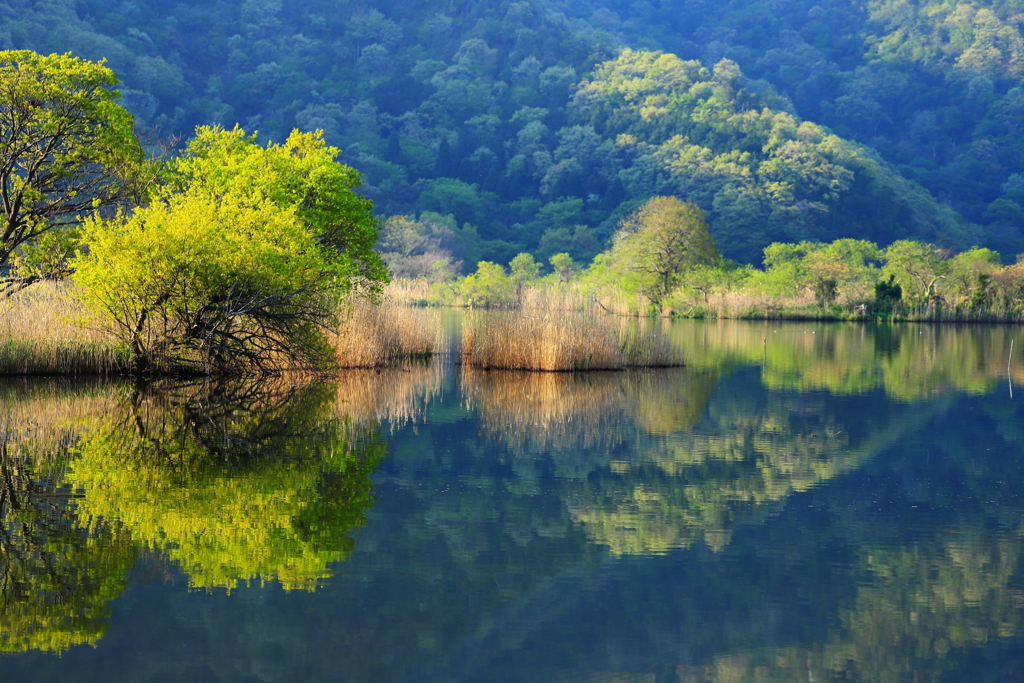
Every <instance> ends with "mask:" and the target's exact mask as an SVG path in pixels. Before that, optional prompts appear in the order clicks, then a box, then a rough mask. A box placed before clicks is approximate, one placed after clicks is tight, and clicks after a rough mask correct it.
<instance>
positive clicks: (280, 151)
mask: <svg viewBox="0 0 1024 683" xmlns="http://www.w3.org/2000/svg"><path fill="white" fill-rule="evenodd" d="M337 155H338V150H337V148H335V147H330V146H328V145H327V144H325V143H324V140H323V134H322V132H321V131H317V132H313V133H300V132H299V131H293V132H292V134H291V135H289V136H288V139H287V140H285V142H284V143H283V144H274V143H270V144H268V145H267V146H265V147H262V146H260V145H259V144H257V142H256V139H255V136H250V135H247V134H246V133H245V131H244V130H242V129H241V128H237V127H236V128H234V129H233V130H230V131H229V130H224V129H222V128H209V127H201V128H199V129H197V130H196V136H195V138H193V139H192V140H191V141H190V142H189V144H188V145H187V147H186V149H185V152H184V153H183V154H182V156H181V158H179V159H176V160H175V161H174V162H173V163H172V164H171V168H170V172H169V177H168V181H169V186H170V188H172V189H173V190H175V191H178V192H189V193H192V194H197V195H202V196H207V197H212V198H216V199H218V200H222V201H230V202H232V203H237V204H239V205H242V206H258V205H259V204H260V203H262V202H264V201H269V202H271V203H273V204H274V205H276V206H280V207H285V208H294V209H295V212H296V216H297V217H298V218H299V220H300V221H301V222H302V224H303V225H304V226H305V228H306V229H307V230H308V231H309V232H310V234H311V235H312V236H313V237H314V238H315V239H316V240H317V242H319V243H320V244H321V245H322V246H323V247H324V248H325V249H326V251H325V255H326V256H327V257H328V258H330V259H331V260H332V261H334V263H335V264H336V265H337V266H338V267H339V268H340V269H341V272H342V273H343V274H344V275H346V276H347V277H349V278H356V279H358V282H354V283H353V284H360V285H364V286H366V287H368V288H369V289H370V290H371V291H372V292H376V291H377V290H378V289H379V286H380V283H381V282H385V281H386V280H387V268H386V267H385V266H384V263H383V261H381V258H380V256H379V255H378V254H377V253H376V252H374V251H373V246H374V244H376V242H377V228H378V225H377V221H376V220H375V219H374V217H373V205H372V203H371V202H370V201H369V200H368V199H366V198H365V197H362V196H360V195H358V194H356V193H355V192H354V191H353V189H354V188H355V187H357V186H358V185H359V184H360V183H361V182H362V178H361V177H360V175H359V173H358V172H357V171H355V170H354V169H352V168H350V167H348V166H345V165H343V164H339V163H337V162H336V161H335V157H337Z"/></svg>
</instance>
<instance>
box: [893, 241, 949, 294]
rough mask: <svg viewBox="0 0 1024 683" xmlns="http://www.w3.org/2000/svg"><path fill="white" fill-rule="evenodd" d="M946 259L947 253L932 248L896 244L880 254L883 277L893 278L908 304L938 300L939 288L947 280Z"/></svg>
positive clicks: (946, 251) (910, 242) (941, 249)
mask: <svg viewBox="0 0 1024 683" xmlns="http://www.w3.org/2000/svg"><path fill="white" fill-rule="evenodd" d="M949 255H950V252H949V250H948V249H943V248H941V247H937V246H935V245H934V244H925V243H923V242H917V241H914V240H898V241H896V242H893V243H892V244H890V245H889V246H888V247H886V248H885V249H884V250H883V251H882V258H883V259H884V261H885V266H884V267H883V268H882V274H883V275H894V276H895V277H896V282H898V283H899V284H900V286H901V287H902V288H903V297H904V299H905V300H906V301H907V302H908V303H910V304H911V305H913V304H919V303H925V302H928V301H932V300H934V299H935V298H936V297H937V296H938V292H939V286H940V284H941V283H942V281H943V280H945V279H946V278H947V277H948V276H949Z"/></svg>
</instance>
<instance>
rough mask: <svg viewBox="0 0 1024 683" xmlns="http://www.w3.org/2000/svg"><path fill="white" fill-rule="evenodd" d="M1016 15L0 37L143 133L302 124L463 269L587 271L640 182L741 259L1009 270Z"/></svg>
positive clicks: (544, 21)
mask: <svg viewBox="0 0 1024 683" xmlns="http://www.w3.org/2000/svg"><path fill="white" fill-rule="evenodd" d="M1020 16H1021V15H1020V14H1019V13H1018V7H1017V5H1016V3H1014V2H1009V1H1008V0H997V1H992V0H977V1H976V2H956V3H953V2H923V1H911V0H868V1H867V2H864V3H849V2H842V1H840V0H821V1H814V0H792V1H791V2H787V3H784V4H779V3H774V4H767V3H762V2H753V1H751V0H747V1H735V2H726V3H720V2H710V0H685V1H684V0H666V1H665V2H660V3H626V2H623V1H620V0H590V1H587V2H573V3H567V2H540V1H539V0H517V1H505V2H500V3H481V2H469V1H467V0H450V1H447V2H444V3H441V2H407V1H403V0H397V1H393V2H392V1H387V0H384V1H376V2H374V3H372V6H371V5H370V4H369V3H364V2H355V1H351V2H350V1H337V0H330V1H328V0H296V1H295V2H290V3H282V2H280V1H279V0H244V1H243V0H221V1H220V2H198V1H197V0H185V1H183V2H178V3H175V4H173V5H168V4H167V3H161V2H157V1H156V0H136V1H135V2H123V3H118V4H111V3H106V2H99V0H74V1H73V0H51V1H49V2H47V3H42V4H41V3H37V2H29V1H28V0H9V1H8V2H7V3H5V4H2V5H0V48H30V49H34V50H36V51H40V52H59V53H64V52H67V51H69V50H70V51H73V52H74V53H75V54H76V55H79V56H81V57H84V58H88V59H100V58H105V59H107V60H109V65H110V66H111V67H112V68H113V69H114V70H115V72H116V73H117V74H118V75H119V77H120V78H121V80H122V83H123V88H122V93H123V101H124V103H125V104H126V106H127V107H128V109H130V110H131V111H132V113H133V114H135V116H136V117H137V118H138V121H139V122H140V124H141V125H142V126H143V127H144V128H146V129H151V130H153V131H155V132H156V133H157V134H158V135H161V136H165V137H167V136H174V135H179V136H182V137H188V136H190V135H191V134H192V131H193V130H194V127H195V125H197V124H216V123H220V124H223V125H225V126H226V127H228V128H230V127H232V126H233V125H234V124H235V123H239V124H241V125H242V126H244V127H245V128H246V129H248V130H259V131H260V134H261V136H262V137H263V138H265V139H270V140H274V141H278V142H280V141H283V140H284V139H285V138H286V137H287V135H288V134H289V133H290V131H291V130H292V128H295V127H297V128H299V129H301V130H307V131H308V130H313V129H318V128H319V129H323V130H324V131H325V139H326V141H327V142H328V144H334V145H337V146H339V147H341V148H342V150H343V157H342V160H343V161H344V162H345V163H348V164H350V165H352V166H354V167H356V168H358V169H360V170H361V171H363V173H364V174H365V177H366V181H367V186H366V190H367V193H368V195H369V196H370V197H371V198H372V199H373V200H374V201H375V203H376V205H377V207H378V210H379V211H380V212H381V213H382V214H384V215H410V214H416V215H417V217H418V218H421V219H422V216H421V215H420V214H421V213H422V212H432V213H433V214H438V215H440V216H450V217H451V221H452V222H453V224H454V227H453V228H452V252H453V255H454V259H453V261H454V260H462V261H463V263H464V265H465V267H466V268H467V269H468V270H472V269H473V266H474V265H475V263H476V262H477V261H478V260H488V261H493V262H498V263H502V264H507V263H509V262H510V260H511V259H512V258H513V257H514V256H515V255H516V254H517V253H520V252H529V253H531V254H533V255H534V257H535V258H537V259H539V260H541V261H546V260H547V259H548V258H550V256H552V255H554V254H557V253H563V252H564V253H568V254H570V256H571V257H572V258H573V259H574V260H575V261H577V262H586V261H588V260H589V259H591V258H592V257H593V256H594V255H595V254H597V253H599V252H600V251H601V250H602V248H604V247H605V246H607V240H608V238H609V237H610V236H611V235H612V233H613V232H614V231H615V229H616V226H617V225H618V222H619V220H620V219H621V217H622V216H624V215H626V214H628V213H629V212H630V211H633V210H634V209H636V208H637V206H639V205H640V204H641V203H642V202H643V201H645V200H646V199H648V198H649V197H651V196H654V195H674V196H677V197H680V198H681V199H686V200H690V201H694V202H696V203H697V204H698V205H699V206H700V207H701V208H702V209H703V210H704V211H705V213H706V215H707V218H708V223H709V226H710V230H711V234H712V235H713V236H714V237H715V239H716V241H717V242H718V244H719V245H720V247H721V249H722V252H723V253H724V255H725V256H727V257H729V258H732V259H734V260H737V261H740V262H744V263H755V262H757V261H758V260H759V259H760V254H761V252H762V250H763V249H764V247H766V246H767V245H769V244H771V243H773V242H779V241H783V242H801V241H804V240H813V241H821V242H830V241H833V240H835V239H839V238H857V239H868V240H872V241H874V242H878V243H889V242H891V241H893V240H897V239H916V240H921V241H924V242H928V243H933V244H936V245H939V246H941V247H943V248H953V249H957V250H963V249H967V248H969V247H971V246H972V245H982V246H984V247H987V248H991V249H994V250H996V251H999V252H1000V253H1001V254H1002V255H1003V258H1004V259H1006V260H1010V259H1012V257H1013V256H1014V255H1015V254H1016V253H1018V252H1020V251H1024V238H1022V233H1021V228H1022V226H1024V209H1022V208H1021V207H1022V204H1024V175H1022V173H1024V148H1022V147H1021V142H1020V141H1019V139H1018V138H1019V136H1018V135H1017V131H1018V130H1019V129H1020V124H1021V123H1022V119H1024V90H1021V88H1020V87H1019V86H1020V79H1021V75H1022V73H1024V39H1022V38H1021V32H1020V25H1019V22H1020V21H1021V20H1020ZM627 47H628V48H631V49H632V50H634V51H625V52H623V48H627ZM657 50H663V51H665V52H664V53H659V52H657ZM676 55H678V56H676ZM812 122H813V123H812ZM918 183H919V184H918Z"/></svg>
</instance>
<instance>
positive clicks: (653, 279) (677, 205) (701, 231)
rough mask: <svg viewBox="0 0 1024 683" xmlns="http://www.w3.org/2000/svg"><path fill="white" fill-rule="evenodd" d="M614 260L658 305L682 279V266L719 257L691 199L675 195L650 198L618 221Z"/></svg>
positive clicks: (687, 267)
mask: <svg viewBox="0 0 1024 683" xmlns="http://www.w3.org/2000/svg"><path fill="white" fill-rule="evenodd" d="M611 256H612V262H613V263H614V267H615V268H616V269H617V270H621V271H623V272H624V275H625V276H626V278H625V279H626V280H629V281H630V282H627V283H626V284H627V286H632V287H635V288H636V289H637V290H638V291H639V292H640V293H641V294H643V295H644V296H646V297H647V298H648V299H650V301H651V302H652V303H653V304H655V305H659V304H660V303H661V301H662V299H664V297H665V295H667V294H668V293H669V292H671V291H672V290H673V289H675V288H676V287H678V286H680V285H681V284H683V278H684V275H685V273H686V271H688V270H690V269H692V268H695V267H697V266H710V265H715V264H717V263H718V262H719V261H720V260H721V256H720V255H719V253H718V249H717V248H716V247H715V243H714V241H713V240H712V239H711V234H710V233H709V232H708V224H707V221H705V220H704V212H703V211H701V209H700V207H698V206H697V205H696V204H694V203H693V202H684V201H680V200H679V199H676V198H675V197H654V198H653V199H649V200H647V201H646V202H644V204H643V205H642V206H641V207H640V208H639V209H637V211H635V212H634V213H632V214H630V215H629V216H627V217H626V218H625V219H624V220H623V221H622V223H621V224H620V225H619V230H618V232H617V233H616V234H615V237H614V241H613V245H612V249H611Z"/></svg>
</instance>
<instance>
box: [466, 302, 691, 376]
mask: <svg viewBox="0 0 1024 683" xmlns="http://www.w3.org/2000/svg"><path fill="white" fill-rule="evenodd" d="M460 362H461V363H462V364H464V365H470V366H473V367H478V368H483V369H489V368H494V369H504V370H539V371H545V372H566V371H580V370H622V369H625V368H637V367H674V366H679V365H682V364H683V363H682V357H681V354H680V353H679V351H678V350H677V349H676V348H675V347H674V346H673V345H672V344H671V343H670V341H669V340H668V338H666V337H665V336H664V335H662V334H661V333H660V332H659V331H656V330H653V329H651V328H648V327H646V326H643V325H638V324H637V321H631V320H623V319H620V318H614V317H612V316H607V315H597V314H593V313H575V312H570V313H565V312H563V313H559V314H554V313H542V314H535V313H531V312H529V311H488V312H472V313H470V314H468V315H467V316H466V318H465V320H464V322H463V331H462V344H461V348H460Z"/></svg>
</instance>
